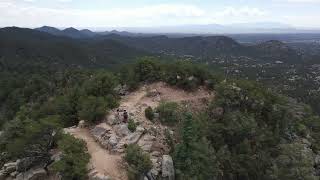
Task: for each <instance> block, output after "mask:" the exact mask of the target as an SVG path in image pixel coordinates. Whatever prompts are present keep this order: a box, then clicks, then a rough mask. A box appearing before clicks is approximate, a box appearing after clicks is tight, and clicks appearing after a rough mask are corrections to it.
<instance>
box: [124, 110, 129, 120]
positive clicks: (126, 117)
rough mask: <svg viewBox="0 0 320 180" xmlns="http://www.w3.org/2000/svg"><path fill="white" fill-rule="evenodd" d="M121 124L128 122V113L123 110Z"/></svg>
mask: <svg viewBox="0 0 320 180" xmlns="http://www.w3.org/2000/svg"><path fill="white" fill-rule="evenodd" d="M123 122H124V123H127V122H128V112H127V111H126V110H124V112H123Z"/></svg>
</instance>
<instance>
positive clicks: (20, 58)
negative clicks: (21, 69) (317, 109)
mask: <svg viewBox="0 0 320 180" xmlns="http://www.w3.org/2000/svg"><path fill="white" fill-rule="evenodd" d="M122 33H123V34H125V35H120V34H122ZM129 35H130V34H129ZM129 35H128V32H118V31H111V32H104V33H99V34H96V33H94V32H92V31H90V30H77V29H75V28H67V29H64V30H59V29H57V28H52V27H42V28H37V29H36V30H32V29H23V28H15V27H10V28H2V29H0V39H1V41H0V63H1V64H0V65H1V66H6V65H8V64H16V65H19V64H23V63H25V62H36V63H49V64H55V65H67V66H80V67H110V66H113V65H117V64H123V63H128V62H133V61H134V60H135V59H136V57H138V56H148V55H170V56H180V57H181V56H185V57H194V59H199V60H206V59H207V60H209V59H212V58H216V57H218V58H219V57H222V56H223V57H228V56H229V57H231V56H233V57H240V56H246V57H251V58H253V59H255V60H257V61H266V62H274V61H283V62H285V63H298V62H302V59H301V54H300V53H299V52H298V51H296V50H294V49H292V48H291V47H289V46H288V45H287V44H285V43H282V42H280V41H277V40H273V41H266V42H261V43H258V44H253V45H246V44H241V43H238V42H237V41H235V40H234V39H232V38H230V37H226V36H192V37H179V38H178V37H176V38H172V37H167V36H163V35H162V36H150V35H149V36H137V35H135V36H129Z"/></svg>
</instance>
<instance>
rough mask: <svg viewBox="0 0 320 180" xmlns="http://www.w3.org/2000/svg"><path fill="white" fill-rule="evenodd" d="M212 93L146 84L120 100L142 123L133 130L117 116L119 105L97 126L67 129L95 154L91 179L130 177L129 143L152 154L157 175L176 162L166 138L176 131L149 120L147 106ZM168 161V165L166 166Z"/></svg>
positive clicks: (191, 102)
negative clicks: (126, 153) (126, 156)
mask: <svg viewBox="0 0 320 180" xmlns="http://www.w3.org/2000/svg"><path fill="white" fill-rule="evenodd" d="M212 96H213V94H210V93H209V92H208V91H206V90H205V89H202V88H200V89H199V90H198V91H195V92H191V93H189V92H185V91H182V90H181V89H176V88H173V87H170V86H168V85H166V84H165V83H161V82H159V83H154V84H150V85H145V86H143V87H141V88H139V89H138V90H136V91H135V92H132V93H129V94H127V95H125V96H123V98H122V99H121V101H120V106H119V109H120V111H123V110H127V111H128V113H129V118H130V119H133V120H134V121H135V122H136V123H138V124H139V125H138V127H137V129H136V131H135V132H133V133H132V132H130V131H129V130H128V127H127V124H125V123H122V122H119V120H117V119H116V118H115V113H116V109H114V110H111V111H110V112H109V114H108V116H107V117H106V119H105V122H102V123H101V124H98V125H96V126H95V127H92V128H90V129H89V128H83V127H73V128H68V129H66V132H68V133H70V134H72V135H74V136H75V137H76V138H79V139H82V140H84V141H85V142H86V143H87V148H88V152H89V153H90V155H91V161H90V165H89V168H90V169H91V172H90V174H89V176H90V177H92V178H91V179H115V180H126V179H127V175H126V170H125V163H124V162H123V159H122V157H123V152H124V148H125V146H126V145H127V144H138V145H139V146H141V147H142V149H143V150H144V151H145V152H147V153H149V154H150V156H151V161H152V163H153V169H152V170H151V172H150V176H149V178H150V177H151V179H152V178H154V179H155V178H156V177H157V176H158V175H159V174H161V173H162V172H161V171H162V170H166V169H168V166H169V167H170V166H173V162H170V158H169V159H168V156H166V155H167V154H168V152H169V148H168V146H167V145H166V142H165V136H164V132H165V130H169V131H170V132H171V133H174V132H173V131H172V130H171V129H170V128H168V127H166V126H163V125H161V124H160V123H159V122H151V121H149V120H147V119H146V117H145V115H144V110H145V108H147V107H148V106H150V107H152V108H156V107H157V106H158V105H159V103H160V102H161V101H173V102H178V103H185V102H189V105H195V106H198V104H199V103H202V100H203V99H208V98H211V97H212ZM171 161H172V159H171ZM164 163H165V164H168V165H167V166H166V167H163V166H164V165H163V164H164ZM172 168H173V167H172ZM169 169H170V168H169ZM170 173H171V175H170ZM163 174H169V175H168V176H172V174H173V176H174V171H173V172H172V171H171V172H167V173H162V175H163Z"/></svg>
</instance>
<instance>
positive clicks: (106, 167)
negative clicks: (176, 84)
mask: <svg viewBox="0 0 320 180" xmlns="http://www.w3.org/2000/svg"><path fill="white" fill-rule="evenodd" d="M154 90H156V91H157V92H158V93H159V94H158V95H157V96H153V97H148V93H149V92H150V91H154ZM212 96H213V94H210V93H209V92H208V91H206V90H204V89H203V88H200V89H199V90H198V91H195V92H191V93H189V92H186V91H183V90H181V89H176V88H172V87H170V86H168V85H166V84H165V83H161V82H160V83H154V84H150V85H147V86H143V87H141V88H139V89H138V90H136V91H135V92H132V93H130V94H128V95H126V96H124V97H123V98H122V100H121V101H120V107H119V108H120V109H126V110H127V111H128V113H129V114H131V115H132V116H134V119H136V120H138V121H139V122H140V123H143V124H144V125H145V127H148V126H153V123H152V122H150V121H149V120H147V119H146V117H145V115H144V109H145V108H147V107H148V106H151V107H153V108H155V107H157V106H158V105H159V103H160V101H174V102H182V101H193V102H197V100H199V99H203V98H210V97H212ZM113 112H115V110H113ZM111 114H112V112H111V113H110V115H111ZM107 118H108V117H107ZM98 126H101V127H105V126H109V125H107V124H106V123H101V124H99V125H98ZM160 126H161V127H164V126H162V125H161V124H160ZM70 133H71V134H73V135H74V136H75V137H77V138H79V139H83V140H84V141H85V142H86V143H87V147H88V151H89V153H90V155H91V164H92V165H93V167H94V169H95V170H96V171H97V172H98V173H99V174H104V175H108V176H110V177H112V179H116V180H127V175H126V170H125V169H124V168H123V167H122V166H121V165H122V164H123V162H122V161H123V160H122V157H121V155H119V154H117V155H111V154H110V153H109V152H108V150H105V149H104V148H103V147H101V146H100V145H99V144H98V143H97V142H96V141H95V140H94V138H93V137H92V135H91V134H90V132H89V130H88V129H80V128H74V129H72V130H70Z"/></svg>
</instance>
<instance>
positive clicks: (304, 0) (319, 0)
mask: <svg viewBox="0 0 320 180" xmlns="http://www.w3.org/2000/svg"><path fill="white" fill-rule="evenodd" d="M277 1H282V2H289V3H320V0H277Z"/></svg>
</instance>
